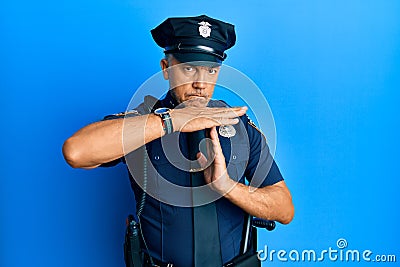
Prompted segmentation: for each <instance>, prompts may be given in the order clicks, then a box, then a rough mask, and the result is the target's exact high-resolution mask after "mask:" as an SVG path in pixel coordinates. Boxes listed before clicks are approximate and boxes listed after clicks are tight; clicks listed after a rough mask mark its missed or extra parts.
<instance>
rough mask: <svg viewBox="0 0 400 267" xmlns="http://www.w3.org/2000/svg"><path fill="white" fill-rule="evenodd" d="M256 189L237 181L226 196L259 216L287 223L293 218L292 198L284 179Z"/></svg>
mask: <svg viewBox="0 0 400 267" xmlns="http://www.w3.org/2000/svg"><path fill="white" fill-rule="evenodd" d="M254 189H255V188H252V187H249V186H247V185H244V184H241V183H237V184H236V185H235V186H234V187H233V189H232V190H230V191H229V192H228V193H227V194H225V196H224V197H226V198H227V199H228V200H230V201H231V202H232V203H233V204H235V205H237V206H239V207H240V208H242V209H243V210H244V211H246V212H247V213H249V214H251V215H253V216H256V217H258V218H262V219H266V220H274V221H278V222H280V223H283V224H287V223H289V222H290V221H291V220H292V219H293V216H294V207H293V203H292V198H291V195H290V192H289V190H288V189H287V187H286V185H285V182H284V181H281V182H278V183H276V184H274V185H272V186H266V187H263V188H257V189H256V190H254Z"/></svg>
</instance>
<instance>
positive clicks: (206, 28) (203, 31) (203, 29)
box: [198, 21, 211, 38]
mask: <svg viewBox="0 0 400 267" xmlns="http://www.w3.org/2000/svg"><path fill="white" fill-rule="evenodd" d="M198 24H199V25H200V26H199V33H200V35H201V36H203V37H204V38H207V37H209V36H210V34H211V28H210V26H211V24H210V23H208V22H205V21H202V22H199V23H198Z"/></svg>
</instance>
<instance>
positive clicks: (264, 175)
mask: <svg viewBox="0 0 400 267" xmlns="http://www.w3.org/2000/svg"><path fill="white" fill-rule="evenodd" d="M244 122H245V124H246V130H247V133H248V137H249V144H250V155H249V161H248V164H247V167H246V170H245V175H246V177H247V179H248V181H249V182H250V185H252V186H256V187H265V186H268V185H273V184H275V183H277V182H279V181H282V180H283V177H282V174H281V172H280V170H279V168H278V165H277V164H276V162H275V160H274V158H273V157H272V155H271V153H270V150H269V147H268V144H267V140H266V138H265V136H264V135H263V134H262V132H261V131H260V130H259V129H258V128H257V127H256V126H255V125H254V123H253V122H252V121H251V120H250V119H249V118H248V117H247V116H244Z"/></svg>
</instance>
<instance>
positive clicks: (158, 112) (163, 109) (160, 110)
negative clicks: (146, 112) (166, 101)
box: [154, 108, 170, 115]
mask: <svg viewBox="0 0 400 267" xmlns="http://www.w3.org/2000/svg"><path fill="white" fill-rule="evenodd" d="M169 111H170V109H169V108H158V109H156V110H154V114H157V115H162V114H167V113H168V112H169Z"/></svg>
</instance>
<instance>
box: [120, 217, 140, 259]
mask: <svg viewBox="0 0 400 267" xmlns="http://www.w3.org/2000/svg"><path fill="white" fill-rule="evenodd" d="M143 256H144V255H143V253H142V250H141V246H140V224H139V223H137V222H136V221H135V220H134V218H133V216H132V215H129V216H128V218H127V219H126V232H125V242H124V260H125V266H126V267H143V262H144V259H143Z"/></svg>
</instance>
